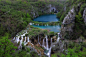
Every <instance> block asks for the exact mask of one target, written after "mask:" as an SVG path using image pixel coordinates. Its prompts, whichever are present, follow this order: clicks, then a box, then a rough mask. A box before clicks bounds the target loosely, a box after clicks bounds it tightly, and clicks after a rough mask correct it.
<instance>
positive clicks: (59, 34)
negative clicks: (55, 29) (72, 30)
mask: <svg viewBox="0 0 86 57" xmlns="http://www.w3.org/2000/svg"><path fill="white" fill-rule="evenodd" d="M59 39H60V33H58V39H57V42H59Z"/></svg>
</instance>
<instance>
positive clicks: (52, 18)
mask: <svg viewBox="0 0 86 57" xmlns="http://www.w3.org/2000/svg"><path fill="white" fill-rule="evenodd" d="M34 21H38V22H57V21H59V19H58V18H56V15H55V14H50V15H42V16H39V17H37V18H35V19H34ZM33 26H34V27H38V28H41V29H48V30H50V31H53V32H60V28H61V27H60V25H58V24H57V26H39V25H33Z"/></svg>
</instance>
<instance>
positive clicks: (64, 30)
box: [61, 7, 75, 38]
mask: <svg viewBox="0 0 86 57" xmlns="http://www.w3.org/2000/svg"><path fill="white" fill-rule="evenodd" d="M74 24H75V10H74V7H73V8H72V9H71V10H70V11H69V12H68V14H67V16H66V17H65V18H64V20H63V22H62V26H61V38H71V37H72V35H73V28H74V26H75V25H74Z"/></svg>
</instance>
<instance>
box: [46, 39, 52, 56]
mask: <svg viewBox="0 0 86 57" xmlns="http://www.w3.org/2000/svg"><path fill="white" fill-rule="evenodd" d="M51 49H52V38H51V46H50V48H48V50H49V51H48V53H47V54H46V55H47V56H48V57H50V55H51Z"/></svg>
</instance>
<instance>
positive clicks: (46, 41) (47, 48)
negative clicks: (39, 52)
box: [46, 35, 48, 50]
mask: <svg viewBox="0 0 86 57" xmlns="http://www.w3.org/2000/svg"><path fill="white" fill-rule="evenodd" d="M46 49H47V50H48V39H47V35H46Z"/></svg>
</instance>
